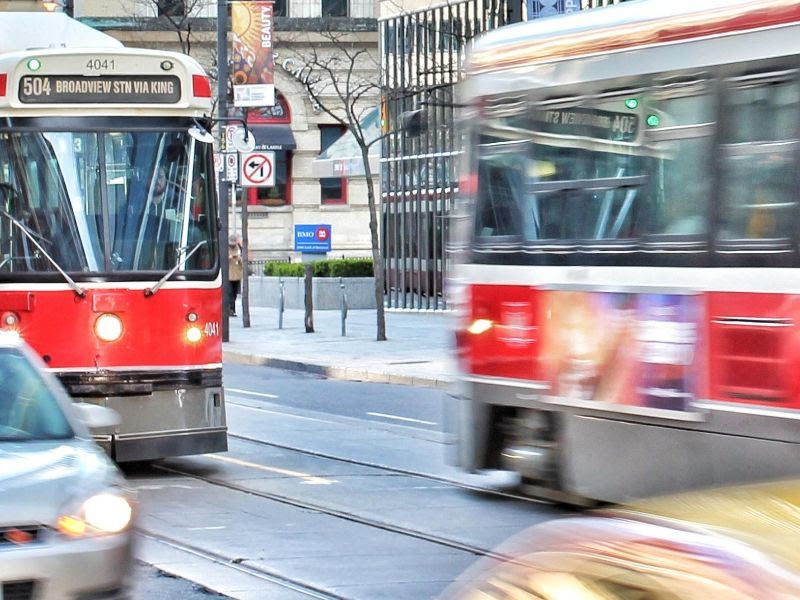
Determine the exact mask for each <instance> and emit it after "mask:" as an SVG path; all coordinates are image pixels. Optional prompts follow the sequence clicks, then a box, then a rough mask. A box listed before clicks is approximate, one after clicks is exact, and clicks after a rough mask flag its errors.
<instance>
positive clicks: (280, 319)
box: [278, 277, 284, 329]
mask: <svg viewBox="0 0 800 600" xmlns="http://www.w3.org/2000/svg"><path fill="white" fill-rule="evenodd" d="M278 285H279V286H280V288H281V289H280V297H279V298H278V329H283V306H284V300H283V277H279V278H278Z"/></svg>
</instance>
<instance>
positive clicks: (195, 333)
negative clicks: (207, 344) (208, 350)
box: [186, 325, 203, 344]
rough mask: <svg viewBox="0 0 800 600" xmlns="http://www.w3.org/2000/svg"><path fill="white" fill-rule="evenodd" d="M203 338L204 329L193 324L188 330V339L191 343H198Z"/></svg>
mask: <svg viewBox="0 0 800 600" xmlns="http://www.w3.org/2000/svg"><path fill="white" fill-rule="evenodd" d="M202 339H203V330H202V329H200V328H199V327H197V326H196V325H193V326H192V327H189V328H188V329H187V330H186V341H187V342H189V343H190V344H196V343H197V342H199V341H200V340H202Z"/></svg>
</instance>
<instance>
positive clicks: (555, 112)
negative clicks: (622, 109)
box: [533, 108, 639, 142]
mask: <svg viewBox="0 0 800 600" xmlns="http://www.w3.org/2000/svg"><path fill="white" fill-rule="evenodd" d="M533 119H534V120H535V121H536V122H537V129H538V130H539V131H542V132H545V133H556V134H560V135H572V136H577V137H587V138H592V139H599V140H608V141H614V142H633V141H635V140H636V134H637V133H638V131H639V117H638V116H636V115H634V114H629V113H619V112H611V111H607V110H597V109H594V108H558V109H552V110H541V111H536V112H535V113H534V114H533Z"/></svg>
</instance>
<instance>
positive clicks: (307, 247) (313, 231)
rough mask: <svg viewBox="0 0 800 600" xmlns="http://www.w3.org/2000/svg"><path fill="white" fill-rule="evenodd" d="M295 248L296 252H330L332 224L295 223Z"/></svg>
mask: <svg viewBox="0 0 800 600" xmlns="http://www.w3.org/2000/svg"><path fill="white" fill-rule="evenodd" d="M294 249H295V252H318V253H325V252H330V251H331V226H330V225H295V226H294Z"/></svg>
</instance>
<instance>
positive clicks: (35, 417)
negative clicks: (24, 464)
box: [0, 348, 74, 441]
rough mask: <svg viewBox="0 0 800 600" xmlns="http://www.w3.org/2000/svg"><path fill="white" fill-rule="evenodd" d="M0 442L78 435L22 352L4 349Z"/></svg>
mask: <svg viewBox="0 0 800 600" xmlns="http://www.w3.org/2000/svg"><path fill="white" fill-rule="evenodd" d="M0 389H2V390H3V392H2V394H1V395H0V441H19V440H53V439H65V438H69V437H72V436H73V435H74V433H73V431H72V428H71V427H70V424H69V422H68V421H67V418H66V417H65V416H64V412H63V411H62V409H61V405H60V404H59V402H58V400H57V399H56V398H55V396H54V395H53V392H52V391H51V390H50V388H49V387H48V386H47V384H46V383H45V381H44V379H43V377H42V374H41V373H40V372H39V371H38V370H37V369H36V367H35V366H34V365H33V364H31V362H30V361H29V360H28V359H27V358H26V357H25V356H24V355H23V354H22V353H20V352H19V351H18V350H15V349H12V348H0Z"/></svg>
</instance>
